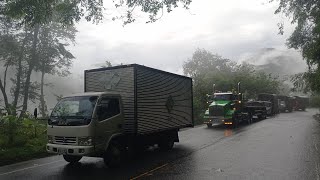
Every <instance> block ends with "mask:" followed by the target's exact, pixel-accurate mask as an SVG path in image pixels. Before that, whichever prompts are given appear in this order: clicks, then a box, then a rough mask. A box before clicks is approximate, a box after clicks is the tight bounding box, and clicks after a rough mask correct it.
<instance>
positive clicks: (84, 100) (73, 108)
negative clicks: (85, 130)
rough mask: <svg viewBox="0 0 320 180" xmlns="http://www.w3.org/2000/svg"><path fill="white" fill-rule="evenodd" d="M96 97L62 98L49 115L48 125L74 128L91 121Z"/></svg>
mask: <svg viewBox="0 0 320 180" xmlns="http://www.w3.org/2000/svg"><path fill="white" fill-rule="evenodd" d="M97 99H98V96H75V97H67V98H63V99H62V100H60V101H59V103H58V104H57V105H56V107H55V108H54V109H53V111H52V113H51V117H50V119H49V121H48V123H49V125H61V126H62V125H65V126H69V125H70V126H76V125H86V124H89V123H90V121H91V117H92V113H93V110H94V107H95V105H96V102H97Z"/></svg>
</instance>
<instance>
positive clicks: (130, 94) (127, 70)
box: [85, 66, 135, 133]
mask: <svg viewBox="0 0 320 180" xmlns="http://www.w3.org/2000/svg"><path fill="white" fill-rule="evenodd" d="M85 73H86V74H85V92H104V91H108V92H114V93H116V94H120V95H121V97H122V102H123V110H124V118H125V119H124V127H123V128H124V131H125V132H126V133H135V120H134V67H132V66H131V67H123V68H110V69H108V68H107V69H100V70H99V69H98V70H90V71H86V72H85Z"/></svg>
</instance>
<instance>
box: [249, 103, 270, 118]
mask: <svg viewBox="0 0 320 180" xmlns="http://www.w3.org/2000/svg"><path fill="white" fill-rule="evenodd" d="M245 107H247V108H248V109H249V110H250V113H251V115H252V117H253V118H255V119H258V120H262V119H266V118H267V115H268V109H267V108H268V107H267V103H266V101H248V102H246V103H245Z"/></svg>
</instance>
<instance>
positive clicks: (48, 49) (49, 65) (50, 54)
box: [35, 23, 76, 117]
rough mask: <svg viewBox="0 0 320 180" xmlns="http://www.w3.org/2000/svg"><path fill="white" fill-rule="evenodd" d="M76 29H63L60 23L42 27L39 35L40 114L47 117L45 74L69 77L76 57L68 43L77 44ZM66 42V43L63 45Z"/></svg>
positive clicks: (37, 68) (37, 69)
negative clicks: (69, 49) (67, 47)
mask: <svg viewBox="0 0 320 180" xmlns="http://www.w3.org/2000/svg"><path fill="white" fill-rule="evenodd" d="M75 33H76V29H75V28H74V27H72V26H69V27H67V28H62V27H60V26H59V24H58V23H49V24H47V25H42V27H41V32H40V34H39V40H40V42H41V43H40V44H39V48H38V49H39V55H38V58H39V59H38V61H39V63H38V64H37V66H36V67H35V70H36V71H40V72H41V82H40V98H39V99H40V107H39V109H40V114H41V116H42V117H46V114H47V106H46V102H45V96H44V86H45V74H51V75H59V76H67V75H69V74H70V72H69V68H70V66H71V65H72V59H74V58H75V57H74V56H73V55H72V54H71V53H70V52H69V51H68V50H67V49H66V46H68V44H67V42H68V41H69V42H72V43H74V42H75ZM61 41H64V43H61Z"/></svg>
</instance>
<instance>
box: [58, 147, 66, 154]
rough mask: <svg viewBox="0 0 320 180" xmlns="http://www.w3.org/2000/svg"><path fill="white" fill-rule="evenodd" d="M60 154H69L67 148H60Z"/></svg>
mask: <svg viewBox="0 0 320 180" xmlns="http://www.w3.org/2000/svg"><path fill="white" fill-rule="evenodd" d="M58 154H62V155H66V154H67V149H62V148H61V149H58Z"/></svg>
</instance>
